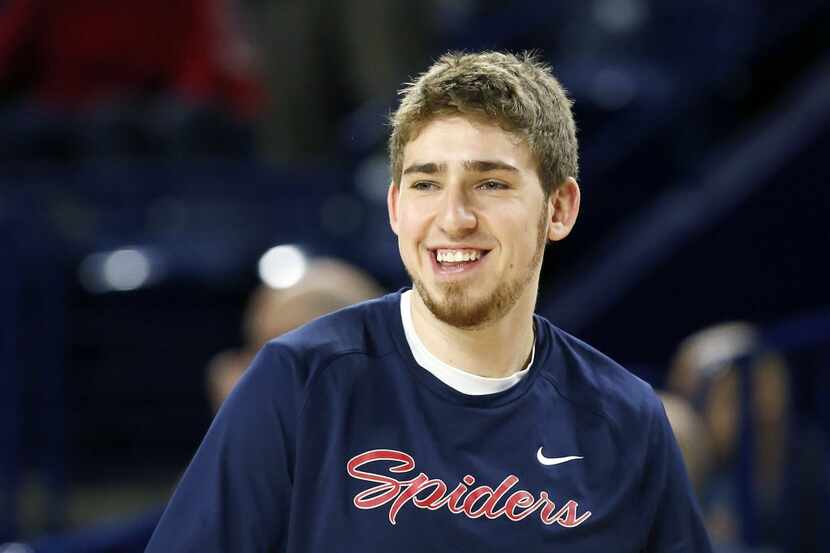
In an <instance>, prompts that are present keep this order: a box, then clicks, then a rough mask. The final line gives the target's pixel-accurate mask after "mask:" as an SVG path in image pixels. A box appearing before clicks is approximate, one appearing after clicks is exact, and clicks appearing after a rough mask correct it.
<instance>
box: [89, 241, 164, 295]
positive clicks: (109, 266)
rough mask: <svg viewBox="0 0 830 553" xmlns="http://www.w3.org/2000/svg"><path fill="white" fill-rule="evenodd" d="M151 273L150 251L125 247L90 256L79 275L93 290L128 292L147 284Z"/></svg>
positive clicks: (90, 289) (100, 291) (99, 291)
mask: <svg viewBox="0 0 830 553" xmlns="http://www.w3.org/2000/svg"><path fill="white" fill-rule="evenodd" d="M151 272H152V264H151V261H150V257H149V255H148V253H147V252H145V251H144V250H142V249H139V248H123V249H119V250H114V251H112V252H98V253H94V254H91V255H89V256H88V257H87V258H86V259H84V260H83V262H81V266H80V268H79V271H78V276H79V277H80V280H81V284H83V285H84V287H85V288H86V289H87V290H89V291H91V292H98V293H102V292H112V291H117V292H126V291H130V290H136V289H138V288H141V287H142V286H144V285H146V284H147V283H148V282H149V281H150V277H151Z"/></svg>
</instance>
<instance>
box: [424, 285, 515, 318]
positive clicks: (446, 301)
mask: <svg viewBox="0 0 830 553" xmlns="http://www.w3.org/2000/svg"><path fill="white" fill-rule="evenodd" d="M413 283H414V285H415V289H416V290H417V291H418V294H419V295H420V296H421V299H422V300H423V302H424V304H425V305H426V306H427V309H429V310H430V312H431V313H432V314H433V315H434V316H435V318H436V319H438V320H439V321H442V322H444V323H446V324H448V325H450V326H454V327H457V328H464V329H470V330H472V329H476V328H482V327H486V326H487V325H489V324H490V323H493V322H495V321H497V320H498V319H500V318H501V317H502V316H504V314H505V313H506V312H507V311H508V310H509V309H510V308H511V307H512V306H513V305H515V303H516V300H517V299H518V294H513V293H510V292H511V290H506V289H496V290H493V291H492V292H491V293H487V294H475V295H473V294H470V293H469V285H467V284H466V283H458V282H451V283H441V284H440V285H433V286H430V287H427V286H425V285H424V283H423V282H422V281H420V280H417V279H413Z"/></svg>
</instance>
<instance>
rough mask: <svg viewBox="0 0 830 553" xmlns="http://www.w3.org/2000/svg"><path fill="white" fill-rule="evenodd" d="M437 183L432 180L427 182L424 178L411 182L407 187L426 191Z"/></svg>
mask: <svg viewBox="0 0 830 553" xmlns="http://www.w3.org/2000/svg"><path fill="white" fill-rule="evenodd" d="M436 186H437V185H436V184H435V183H434V182H429V181H425V180H419V181H415V182H413V183H412V184H411V185H410V186H409V188H411V189H412V190H420V191H422V192H427V191H429V190H433V189H434V188H435V187H436Z"/></svg>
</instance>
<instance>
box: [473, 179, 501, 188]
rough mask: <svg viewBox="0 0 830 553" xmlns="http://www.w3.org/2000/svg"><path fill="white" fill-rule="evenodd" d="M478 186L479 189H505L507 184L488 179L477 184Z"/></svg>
mask: <svg viewBox="0 0 830 553" xmlns="http://www.w3.org/2000/svg"><path fill="white" fill-rule="evenodd" d="M478 188H480V189H481V190H505V189H507V185H506V184H504V183H503V182H499V181H496V180H488V181H484V182H482V183H481V184H479V185H478Z"/></svg>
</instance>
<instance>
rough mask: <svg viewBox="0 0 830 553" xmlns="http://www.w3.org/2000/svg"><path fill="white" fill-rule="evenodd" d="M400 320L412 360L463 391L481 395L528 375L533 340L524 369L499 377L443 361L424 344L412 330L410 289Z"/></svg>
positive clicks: (513, 384) (532, 355)
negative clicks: (490, 376)
mask: <svg viewBox="0 0 830 553" xmlns="http://www.w3.org/2000/svg"><path fill="white" fill-rule="evenodd" d="M401 321H402V322H403V331H404V334H405V335H406V342H407V343H408V344H409V349H411V350H412V356H413V357H415V361H417V362H418V364H419V365H420V366H421V367H423V368H425V369H426V370H428V371H429V372H431V373H432V374H433V376H435V378H437V379H438V380H440V381H441V382H443V383H444V384H446V385H447V386H449V387H450V388H453V389H455V390H457V391H459V392H461V393H462V394H467V395H471V396H481V395H486V394H494V393H496V392H502V391H504V390H507V389H508V388H510V387H512V386H515V385H516V384H518V383H519V381H521V379H522V378H524V377H525V376H526V375H527V373H528V371H529V370H530V367H531V365H533V359H534V357H535V356H536V344H535V343H534V344H533V349H532V350H531V352H530V362H528V364H527V367H525V369H524V370H521V371H519V372H516V373H513V374H511V375H510V376H505V377H502V378H488V377H486V376H478V375H477V374H473V373H469V372H467V371H464V370H461V369H457V368H455V367H453V366H452V365H448V364H446V363H444V362H443V361H441V360H440V359H438V358H437V357H435V356H434V355H433V354H432V353H430V351H429V350H428V349H427V348H426V346H424V343H423V342H422V341H421V338H420V337H419V336H418V333H417V332H415V324H414V323H413V322H412V290H407V291H406V292H404V293H403V294H401Z"/></svg>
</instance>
